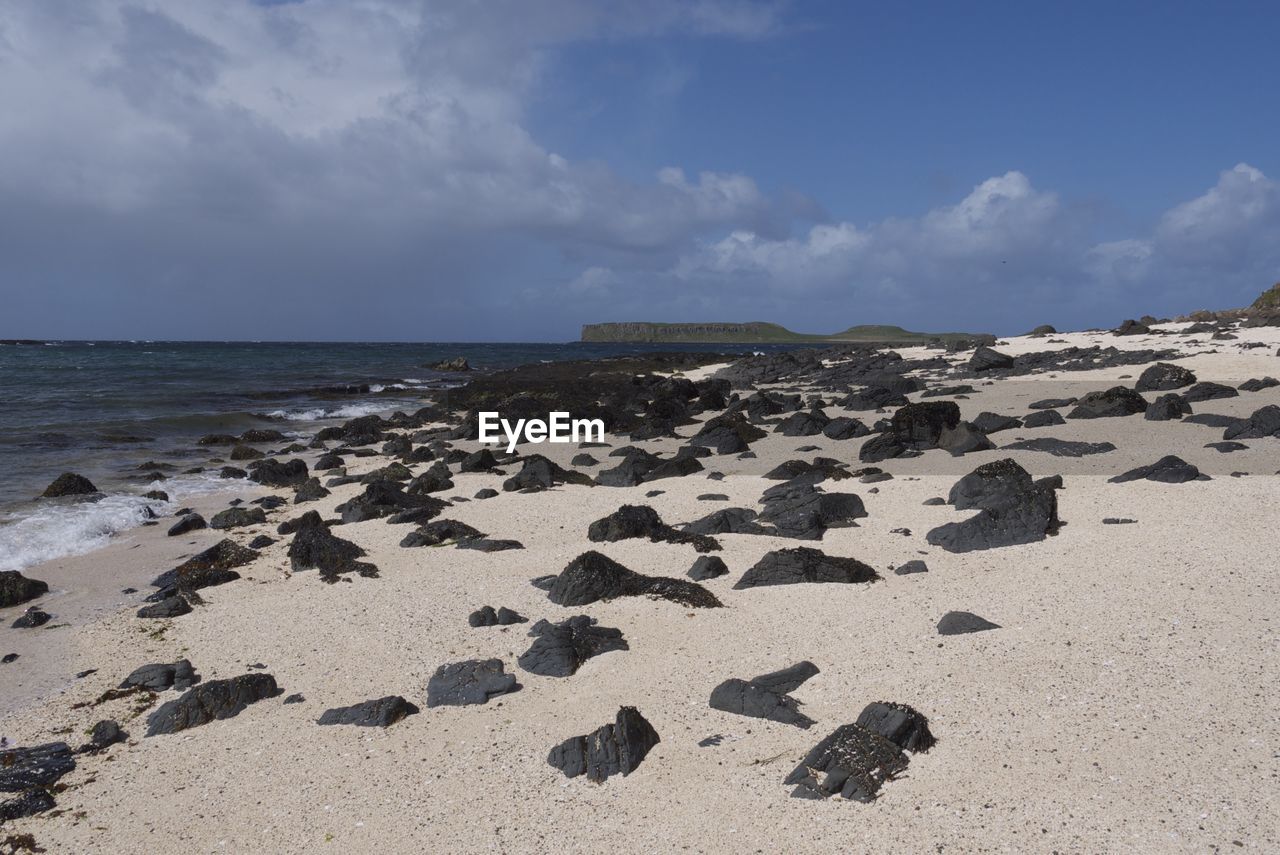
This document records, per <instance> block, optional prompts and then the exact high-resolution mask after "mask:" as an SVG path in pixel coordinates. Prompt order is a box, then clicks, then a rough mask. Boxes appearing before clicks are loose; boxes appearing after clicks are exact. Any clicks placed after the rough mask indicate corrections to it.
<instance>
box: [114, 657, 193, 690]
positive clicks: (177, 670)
mask: <svg viewBox="0 0 1280 855" xmlns="http://www.w3.org/2000/svg"><path fill="white" fill-rule="evenodd" d="M199 682H200V675H199V674H197V673H196V669H195V668H194V667H192V665H191V662H190V661H188V660H186V659H179V660H178V661H177V662H175V663H173V664H172V665H168V664H165V663H157V664H154V665H143V666H142V667H140V668H135V669H134V670H133V672H132V673H130V674H129V676H128V677H125V678H124V680H122V681H121V682H120V688H122V689H133V688H138V689H147V690H148V691H152V692H163V691H164V690H165V689H177V690H179V691H184V690H186V689H189V688H191V687H192V686H194V685H195V684H196V683H199Z"/></svg>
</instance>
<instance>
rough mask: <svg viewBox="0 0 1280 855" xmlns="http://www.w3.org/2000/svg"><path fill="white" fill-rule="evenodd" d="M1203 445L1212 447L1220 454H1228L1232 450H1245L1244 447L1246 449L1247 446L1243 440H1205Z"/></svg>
mask: <svg viewBox="0 0 1280 855" xmlns="http://www.w3.org/2000/svg"><path fill="white" fill-rule="evenodd" d="M1204 447H1205V448H1212V449H1213V450H1214V451H1217V452H1219V453H1220V454H1230V453H1231V452H1233V451H1245V450H1246V449H1248V447H1249V446H1247V445H1245V444H1244V443H1243V442H1232V441H1223V442H1206V443H1205V445H1204Z"/></svg>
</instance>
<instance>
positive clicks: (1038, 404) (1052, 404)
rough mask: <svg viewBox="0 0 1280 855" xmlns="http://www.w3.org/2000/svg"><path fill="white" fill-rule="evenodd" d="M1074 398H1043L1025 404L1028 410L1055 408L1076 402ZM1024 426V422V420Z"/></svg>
mask: <svg viewBox="0 0 1280 855" xmlns="http://www.w3.org/2000/svg"><path fill="white" fill-rule="evenodd" d="M1076 400H1077V399H1076V398H1045V399H1044V400H1042V401H1035V402H1033V403H1030V404H1027V409H1029V410H1056V409H1060V408H1062V407H1069V406H1071V405H1072V404H1074V403H1075V402H1076ZM1024 426H1025V422H1024Z"/></svg>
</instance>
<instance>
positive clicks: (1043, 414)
mask: <svg viewBox="0 0 1280 855" xmlns="http://www.w3.org/2000/svg"><path fill="white" fill-rule="evenodd" d="M1066 423H1067V422H1066V419H1064V418H1063V417H1062V415H1061V414H1059V412H1058V411H1057V410H1037V411H1036V412H1034V413H1031V414H1030V415H1028V416H1027V417H1026V418H1024V419H1023V420H1022V426H1023V427H1024V428H1038V427H1049V426H1051V425H1064V424H1066Z"/></svg>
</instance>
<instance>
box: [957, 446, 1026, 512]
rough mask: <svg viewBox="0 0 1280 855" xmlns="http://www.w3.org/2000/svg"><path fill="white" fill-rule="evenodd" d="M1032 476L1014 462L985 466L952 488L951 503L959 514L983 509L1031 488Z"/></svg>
mask: <svg viewBox="0 0 1280 855" xmlns="http://www.w3.org/2000/svg"><path fill="white" fill-rule="evenodd" d="M1031 485H1032V479H1031V473H1030V472H1028V471H1027V470H1025V469H1023V468H1022V467H1021V466H1019V465H1018V464H1017V462H1015V461H1014V460H1012V459H1011V458H1004V459H1003V460H993V461H992V462H990V463H984V464H982V465H981V466H979V467H978V468H977V469H975V470H973V471H972V472H970V473H969V474H968V475H965V476H964V477H963V478H961V479H960V480H959V481H957V482H956V483H955V484H954V485H952V487H951V492H950V493H949V494H948V495H947V502H948V503H950V504H952V505H955V506H956V510H958V511H963V510H968V509H969V508H983V507H987V506H988V505H991V504H996V503H998V501H999V500H1000V499H1001V498H1002V497H1004V496H1008V495H1011V494H1015V493H1020V492H1022V491H1024V490H1028V489H1030V488H1031Z"/></svg>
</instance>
